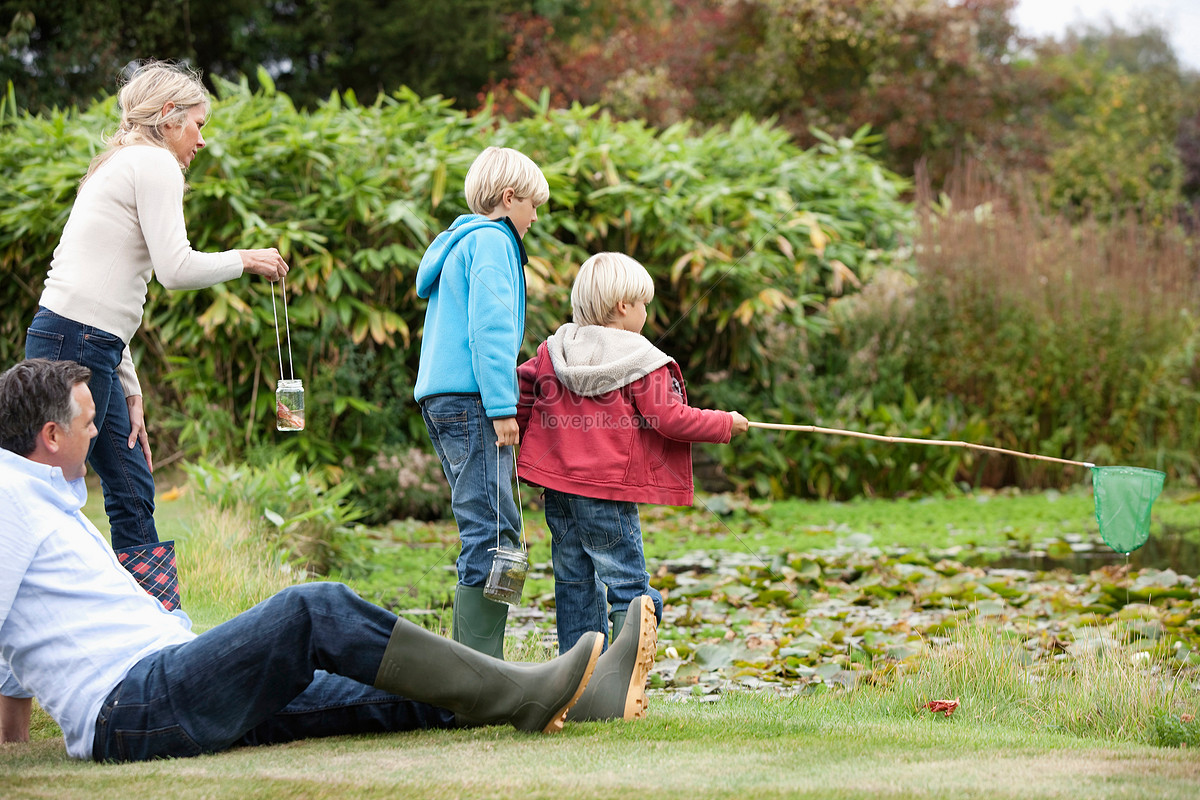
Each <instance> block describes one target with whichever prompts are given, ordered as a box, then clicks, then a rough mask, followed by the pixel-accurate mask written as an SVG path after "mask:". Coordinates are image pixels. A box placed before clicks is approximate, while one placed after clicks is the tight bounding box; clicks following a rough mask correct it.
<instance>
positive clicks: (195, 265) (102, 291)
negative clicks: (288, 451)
mask: <svg viewBox="0 0 1200 800" xmlns="http://www.w3.org/2000/svg"><path fill="white" fill-rule="evenodd" d="M117 100H118V105H119V106H120V109H121V124H120V127H119V128H118V129H117V131H116V133H114V134H113V135H112V137H111V138H109V139H108V141H107V144H108V148H107V149H106V150H105V151H104V152H103V153H101V154H100V155H98V156H96V158H95V159H94V160H93V161H92V163H91V166H90V167H89V169H88V172H87V175H85V176H84V178H83V181H82V182H81V184H80V187H79V193H78V195H77V196H76V198H75V203H74V205H73V206H72V208H71V214H70V217H69V218H68V219H67V224H66V226H65V227H64V229H63V233H62V238H61V239H60V240H59V243H58V247H56V248H55V250H54V258H53V260H52V261H51V263H50V271H49V273H48V274H47V276H46V283H45V288H44V290H43V291H42V296H41V300H40V302H39V309H38V311H37V314H36V315H35V316H34V318H33V324H32V325H31V326H30V327H29V330H28V332H27V336H26V341H25V355H26V357H27V358H36V357H41V358H49V359H52V360H57V361H76V362H78V363H80V364H83V365H84V366H86V367H88V368H89V369H90V370H91V372H92V377H91V380H90V381H89V383H88V386H89V388H90V390H91V394H92V397H93V398H94V399H95V403H96V427H97V428H98V429H99V434H98V435H97V436H96V438H95V439H93V440H92V443H91V446H90V447H89V450H88V456H87V459H88V463H90V464H91V466H92V469H94V470H95V471H96V473H97V474H98V475H99V476H100V480H101V483H102V487H103V490H104V508H105V511H106V512H107V514H108V521H109V526H110V528H111V540H112V545H113V548H114V549H121V548H126V547H130V546H134V545H144V544H148V543H154V542H157V541H158V532H157V530H156V529H155V526H154V478H153V474H152V473H153V470H154V461H153V458H152V457H151V453H150V442H149V439H148V438H147V435H146V425H145V417H144V410H143V405H142V391H141V386H140V384H139V382H138V377H137V373H136V371H135V370H134V366H133V361H132V359H131V358H130V353H129V341H130V340H131V339H132V338H133V335H134V334H135V333H136V332H137V329H138V327H139V326H140V325H141V321H142V312H143V306H144V305H145V302H146V289H147V285H148V284H149V282H150V278H151V276H152V275H153V276H154V278H156V279H157V280H158V282H159V283H160V284H162V285H163V286H165V287H166V288H167V289H201V288H204V287H207V286H213V285H215V284H218V283H221V282H223V281H228V280H232V279H234V278H237V277H240V276H241V275H243V274H245V273H247V272H250V273H254V274H256V275H261V276H263V277H264V278H266V279H267V280H270V281H275V280H278V279H279V278H281V277H283V276H284V275H286V274H287V271H288V265H287V264H286V263H285V262H284V260H283V258H282V257H281V256H280V255H279V251H278V250H275V249H274V248H270V249H266V250H227V251H225V252H222V253H200V252H197V251H195V250H193V249H192V247H191V245H190V243H189V241H188V237H187V230H186V228H185V226H184V219H183V191H184V180H183V171H184V170H186V169H187V167H188V166H189V165H190V164H191V163H192V159H193V158H195V157H196V153H197V152H198V151H199V150H200V148H202V147H204V145H205V141H204V134H203V128H204V124H205V122H206V121H207V118H208V113H209V107H210V106H209V98H208V93H207V91H206V90H205V88H204V85H203V84H202V83H201V81H200V78H199V76H198V75H197V74H196V73H195V72H193V71H191V70H188V69H185V68H182V67H179V66H176V65H172V64H166V63H161V62H150V63H144V64H142V65H141V66H140V67H139V68H138V69H137V70H135V71H134V72H133V73H132V74H131V75H130V76H129V78H128V80H127V81H126V82H125V84H124V86H123V87H122V88H121V90H120V92H119V94H118V96H117Z"/></svg>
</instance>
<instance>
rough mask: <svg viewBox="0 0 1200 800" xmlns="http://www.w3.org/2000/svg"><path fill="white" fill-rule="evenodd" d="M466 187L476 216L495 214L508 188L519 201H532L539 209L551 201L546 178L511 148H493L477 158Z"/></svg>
mask: <svg viewBox="0 0 1200 800" xmlns="http://www.w3.org/2000/svg"><path fill="white" fill-rule="evenodd" d="M464 188H465V189H466V194H467V206H468V207H470V209H471V211H473V212H474V213H476V214H484V215H487V214H491V213H492V211H494V210H495V208H496V206H498V205H500V199H501V196H502V195H503V194H504V190H505V189H512V190H513V192H514V193H515V194H516V196H517V199H518V200H526V199H528V200H532V201H533V205H534V207H535V208H536V207H537V206H540V205H542V204H543V203H545V202H546V201H547V200H549V199H550V184H548V183H546V176H545V175H543V174H542V171H541V170H540V169H538V166H537V164H535V163H533V159H531V158H530V157H529V156H527V155H525V154H524V153H519V152H517V151H516V150H513V149H512V148H511V147H489V148H487V149H486V150H484V151H483V152H482V153H480V154H479V155H478V156H476V157H475V161H474V162H473V163H472V164H471V168H470V169H469V170H467V180H466V185H465V187H464Z"/></svg>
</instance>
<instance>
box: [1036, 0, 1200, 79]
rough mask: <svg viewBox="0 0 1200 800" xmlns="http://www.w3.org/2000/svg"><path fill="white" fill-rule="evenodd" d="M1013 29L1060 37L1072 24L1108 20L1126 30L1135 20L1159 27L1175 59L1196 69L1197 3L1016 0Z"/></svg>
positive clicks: (1199, 40)
mask: <svg viewBox="0 0 1200 800" xmlns="http://www.w3.org/2000/svg"><path fill="white" fill-rule="evenodd" d="M1015 17H1016V21H1017V26H1018V27H1019V28H1021V30H1022V31H1024V32H1025V33H1028V34H1030V35H1034V36H1047V35H1049V36H1055V37H1061V36H1062V34H1063V32H1064V31H1065V30H1066V29H1067V28H1068V27H1070V26H1071V24H1072V23H1077V22H1080V21H1081V20H1082V21H1086V22H1093V23H1103V22H1104V21H1105V20H1106V19H1108V18H1110V17H1111V19H1112V20H1113V21H1114V22H1116V23H1117V24H1118V25H1120V26H1121V27H1123V28H1126V29H1132V28H1133V27H1134V25H1133V23H1134V22H1136V21H1137V20H1139V19H1149V20H1151V21H1153V22H1156V23H1159V24H1161V25H1162V26H1163V27H1164V28H1166V29H1167V31H1169V32H1170V35H1171V45H1172V47H1173V48H1174V50H1175V55H1176V57H1178V58H1179V60H1180V61H1181V62H1182V63H1183V65H1184V66H1185V67H1187V68H1189V69H1192V70H1200V0H1018V2H1017V10H1016V14H1015Z"/></svg>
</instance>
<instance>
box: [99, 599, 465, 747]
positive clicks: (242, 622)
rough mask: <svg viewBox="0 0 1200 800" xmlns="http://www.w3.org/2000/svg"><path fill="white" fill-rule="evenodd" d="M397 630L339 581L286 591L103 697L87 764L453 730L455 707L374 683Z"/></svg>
mask: <svg viewBox="0 0 1200 800" xmlns="http://www.w3.org/2000/svg"><path fill="white" fill-rule="evenodd" d="M395 625H396V617H395V615H394V614H392V613H390V612H388V611H386V610H384V609H382V608H379V607H378V606H376V605H373V604H371V603H368V602H367V601H365V600H363V599H362V598H360V597H359V596H358V595H356V594H355V593H354V592H353V591H351V590H350V589H349V588H348V587H346V586H344V585H343V584H340V583H309V584H301V585H298V586H291V587H288V588H287V589H284V590H283V591H281V592H279V594H277V595H275V596H274V597H272V598H270V599H269V600H264V601H263V602H261V603H259V604H258V605H256V606H255V607H254V608H252V609H250V610H249V611H246V612H244V613H242V614H239V615H238V616H236V617H234V618H233V619H231V620H229V621H228V622H225V623H223V624H221V625H218V626H217V627H215V628H212V629H210V630H208V631H206V632H205V633H202V634H200V636H198V637H196V638H195V639H193V640H192V641H190V642H186V643H184V644H180V645H175V646H172V647H168V648H166V649H165V650H161V651H159V652H158V653H155V654H154V655H151V656H147V657H146V658H144V659H142V660H141V661H139V662H138V663H137V664H136V665H134V667H133V669H131V670H130V671H129V674H128V675H127V676H126V677H125V679H124V680H123V681H121V683H119V684H117V686H116V688H114V689H113V690H112V692H111V693H110V694H109V696H108V698H107V699H106V700H105V701H104V706H103V707H102V709H101V711H100V714H99V716H98V717H97V719H96V737H95V739H94V740H93V745H92V758H93V759H95V760H96V761H145V760H148V759H153V758H177V757H186V756H195V755H199V754H201V753H212V752H217V751H220V750H225V749H227V748H230V747H235V746H241V745H258V744H272V743H277V742H289V741H295V740H297V739H305V738H315V737H320V736H337V735H342V734H351V733H371V732H380V731H405V730H414V729H418V728H444V727H454V725H455V720H454V714H453V713H452V712H450V711H446V710H445V709H441V708H437V707H435V706H431V705H428V704H426V703H418V702H416V701H413V700H407V699H405V698H402V697H398V696H396V695H393V694H389V693H387V692H384V691H382V690H380V689H376V688H374V687H372V686H371V683H372V682H373V681H374V680H375V675H376V673H377V672H378V670H379V664H380V662H381V661H382V660H383V653H384V650H385V649H386V648H387V643H388V640H389V639H390V638H391V634H392V629H393V628H394V627H395Z"/></svg>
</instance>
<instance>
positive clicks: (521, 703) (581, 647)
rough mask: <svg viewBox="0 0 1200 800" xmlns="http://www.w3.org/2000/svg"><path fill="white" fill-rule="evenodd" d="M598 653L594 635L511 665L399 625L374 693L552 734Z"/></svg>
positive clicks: (485, 721)
mask: <svg viewBox="0 0 1200 800" xmlns="http://www.w3.org/2000/svg"><path fill="white" fill-rule="evenodd" d="M603 646H604V639H603V636H602V635H601V634H599V633H595V632H593V633H589V634H588V635H587V636H585V637H583V638H581V639H580V640H579V642H578V643H577V644H576V645H575V646H574V647H572V648H571V649H570V650H569V651H568V652H566V653H564V654H563V655H561V656H559V657H558V658H556V659H554V660H553V661H548V662H544V663H538V664H514V663H511V662H505V661H500V660H499V659H495V658H492V657H491V656H487V655H484V654H482V653H478V652H476V651H474V650H472V649H471V648H469V647H467V646H465V645H462V644H459V643H458V642H455V641H452V640H450V639H446V638H443V637H441V636H438V635H436V634H434V633H430V632H429V631H427V630H425V629H424V628H422V627H421V626H419V625H414V624H413V623H411V622H409V621H407V620H404V619H400V620H397V621H396V627H395V628H393V629H392V636H391V638H390V639H389V640H388V644H387V649H386V650H385V651H384V653H383V660H382V661H380V663H379V672H378V673H377V674H376V675H375V686H376V687H377V688H379V689H383V690H384V691H388V692H391V693H392V694H397V695H401V696H403V697H407V698H408V699H410V700H416V701H418V702H422V703H429V704H430V705H435V706H440V707H441V708H445V709H448V710H450V711H453V712H454V713H455V714H458V715H459V716H460V717H462V718H464V719H466V720H471V721H472V722H473V723H477V724H483V725H496V724H502V723H510V724H512V726H513V727H514V728H517V729H519V730H523V731H542V732H544V733H555V732H557V731H560V730H562V726H563V719H564V718H565V717H566V714H567V710H568V709H570V707H571V706H572V705H573V704H574V703H575V702H576V701H577V700H578V699H579V697H580V696H581V695H582V694H583V690H584V687H586V686H587V683H588V679H589V678H590V677H591V675H592V671H593V670H594V669H595V667H596V662H597V659H598V658H599V656H600V650H601V649H602V648H603Z"/></svg>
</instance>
